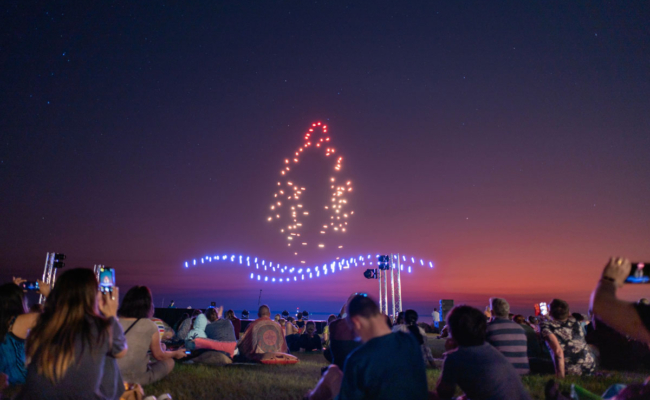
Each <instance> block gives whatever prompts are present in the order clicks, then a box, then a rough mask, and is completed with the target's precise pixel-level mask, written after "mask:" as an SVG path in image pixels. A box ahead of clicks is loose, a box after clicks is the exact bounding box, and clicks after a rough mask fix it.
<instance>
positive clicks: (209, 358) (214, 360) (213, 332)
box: [185, 307, 237, 364]
mask: <svg viewBox="0 0 650 400" xmlns="http://www.w3.org/2000/svg"><path fill="white" fill-rule="evenodd" d="M222 315H223V307H219V308H215V307H210V308H208V309H207V310H206V311H205V314H203V313H201V314H199V315H197V316H196V318H195V319H194V323H193V325H192V329H191V330H190V331H189V332H188V334H187V338H186V340H185V347H186V348H187V349H188V350H192V355H191V356H190V357H191V358H192V359H193V361H195V362H206V363H209V364H224V363H226V364H227V363H230V362H232V358H233V357H234V356H235V354H236V348H237V339H236V336H235V328H234V327H233V324H232V322H231V321H230V320H229V319H227V318H221V317H222ZM194 350H196V351H194ZM201 350H203V351H201ZM208 350H215V351H217V352H221V353H223V354H222V355H221V356H219V354H217V353H214V352H213V353H210V354H204V353H205V352H206V351H208ZM197 357H198V358H197Z"/></svg>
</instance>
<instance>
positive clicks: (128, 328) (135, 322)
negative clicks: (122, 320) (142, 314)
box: [124, 318, 142, 336]
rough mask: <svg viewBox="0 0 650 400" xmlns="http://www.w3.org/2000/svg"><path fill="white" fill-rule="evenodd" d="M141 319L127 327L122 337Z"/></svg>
mask: <svg viewBox="0 0 650 400" xmlns="http://www.w3.org/2000/svg"><path fill="white" fill-rule="evenodd" d="M141 319H142V318H138V319H136V320H135V322H134V323H132V324H131V326H129V327H128V328H127V330H126V331H124V336H126V334H127V333H129V331H130V330H131V328H133V327H134V326H135V324H137V323H138V321H140V320H141Z"/></svg>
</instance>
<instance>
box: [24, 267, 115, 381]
mask: <svg viewBox="0 0 650 400" xmlns="http://www.w3.org/2000/svg"><path fill="white" fill-rule="evenodd" d="M97 289H98V285H97V278H96V277H95V274H94V273H93V271H91V270H89V269H85V268H76V269H71V270H68V271H66V272H64V273H63V274H61V276H60V277H59V279H57V281H56V285H55V286H54V288H53V289H52V291H51V292H50V295H49V296H48V297H47V300H46V301H45V308H44V310H43V314H41V316H40V318H39V319H38V322H37V323H36V326H35V327H34V328H33V329H32V330H31V332H30V333H29V336H28V337H27V349H26V350H27V351H26V353H27V362H28V363H34V364H36V368H37V371H38V373H39V374H40V375H43V376H45V377H46V378H48V379H49V380H50V381H51V382H53V383H57V382H59V381H60V380H61V379H63V377H64V376H65V374H66V372H67V371H68V368H70V366H72V365H73V364H74V363H75V360H79V359H81V355H82V354H83V352H84V351H85V347H86V346H89V347H92V346H94V345H99V344H100V343H102V341H104V340H107V339H109V338H110V333H109V329H108V328H109V325H110V323H109V321H108V320H107V319H105V318H103V317H101V316H99V313H98V311H97ZM93 325H94V326H95V329H93ZM95 331H96V332H97V333H95ZM94 334H97V337H93V335H94ZM79 340H81V354H75V343H77V341H79Z"/></svg>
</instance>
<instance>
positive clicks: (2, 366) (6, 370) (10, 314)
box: [0, 278, 50, 390]
mask: <svg viewBox="0 0 650 400" xmlns="http://www.w3.org/2000/svg"><path fill="white" fill-rule="evenodd" d="M23 282H25V280H24V279H21V278H14V283H7V284H4V285H2V286H0V373H3V374H6V376H7V384H9V385H22V384H23V383H25V378H26V377H27V366H26V365H25V340H26V339H27V334H28V333H29V330H30V329H32V328H33V327H34V326H35V325H36V321H37V320H38V317H39V316H40V315H41V314H40V312H27V307H26V305H25V296H24V293H23V289H22V288H21V287H20V285H21V284H22V283H23ZM38 284H39V288H40V291H39V293H40V294H42V295H43V296H45V297H47V295H48V294H49V293H50V287H49V286H48V285H47V284H45V283H43V282H41V281H38ZM0 390H1V388H0Z"/></svg>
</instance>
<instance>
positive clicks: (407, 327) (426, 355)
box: [392, 310, 436, 368]
mask: <svg viewBox="0 0 650 400" xmlns="http://www.w3.org/2000/svg"><path fill="white" fill-rule="evenodd" d="M417 323H418V313H417V311H415V310H406V311H405V312H404V324H401V325H395V326H393V328H392V331H393V332H404V333H410V334H411V335H413V337H414V338H415V340H417V341H418V344H419V345H420V350H422V358H423V360H424V364H425V365H426V366H427V367H430V368H435V366H436V364H435V361H434V359H433V355H432V354H431V348H430V347H429V344H428V343H427V333H426V332H425V331H424V329H423V328H422V327H420V326H418V324H417Z"/></svg>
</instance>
